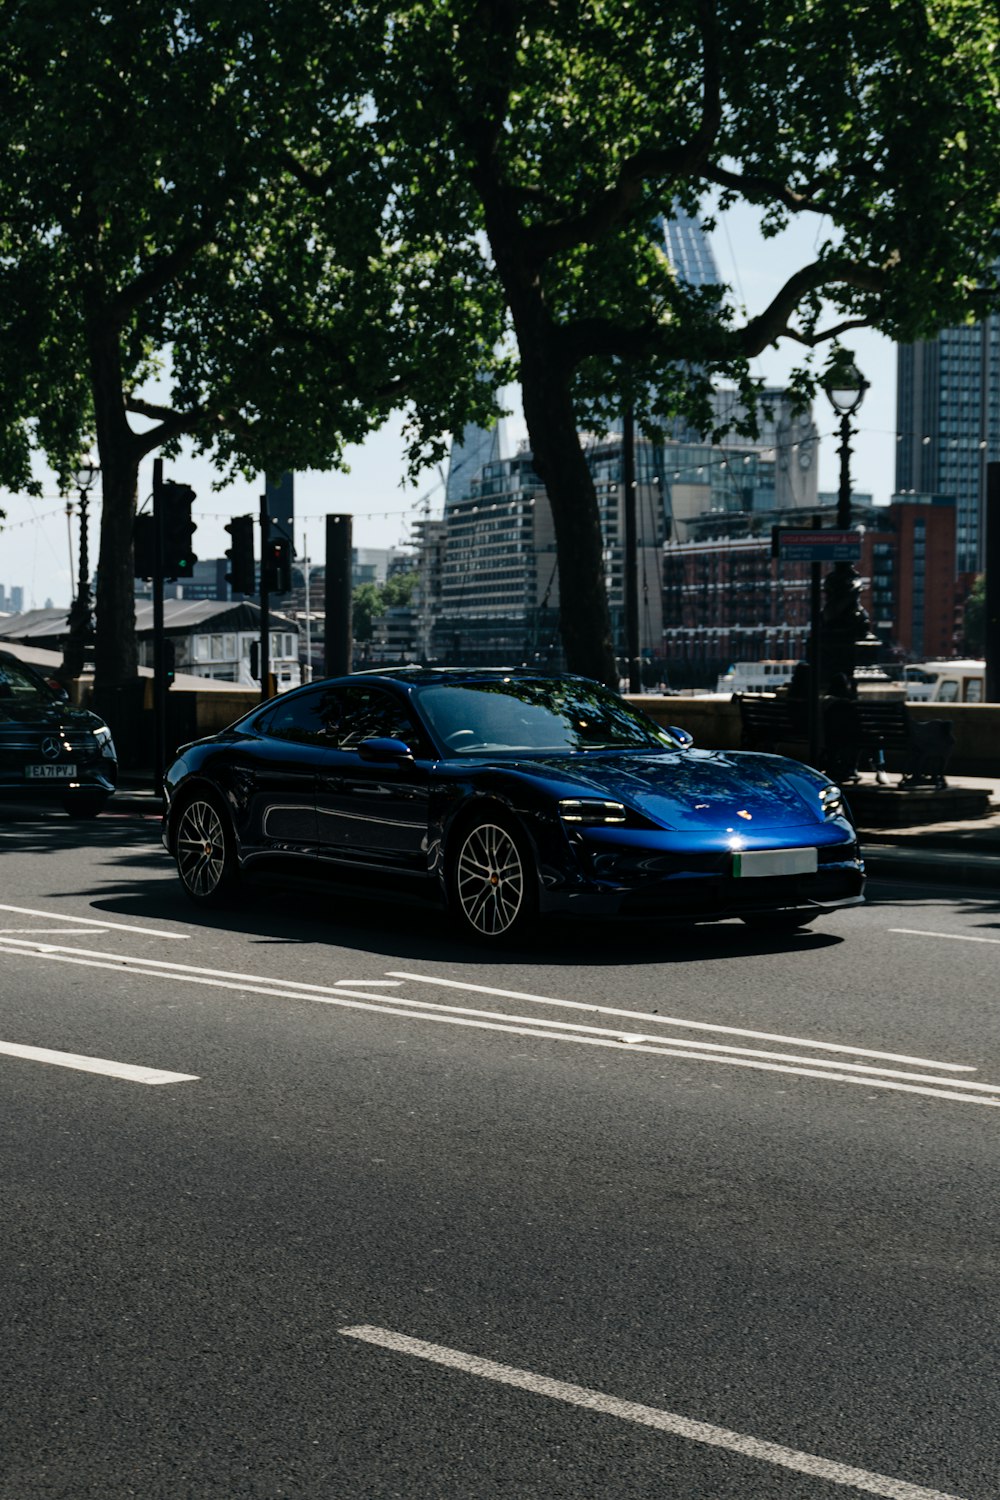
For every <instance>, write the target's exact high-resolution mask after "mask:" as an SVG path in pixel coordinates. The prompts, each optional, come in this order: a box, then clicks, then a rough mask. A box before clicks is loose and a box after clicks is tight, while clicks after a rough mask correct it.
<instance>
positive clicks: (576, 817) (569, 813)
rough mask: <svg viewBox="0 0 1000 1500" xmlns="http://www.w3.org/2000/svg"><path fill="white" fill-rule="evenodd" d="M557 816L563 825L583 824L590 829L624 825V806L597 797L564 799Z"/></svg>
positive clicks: (621, 803)
mask: <svg viewBox="0 0 1000 1500" xmlns="http://www.w3.org/2000/svg"><path fill="white" fill-rule="evenodd" d="M559 816H560V818H562V820H563V822H564V823H573V824H575V825H579V824H585V825H589V826H590V827H594V826H595V825H598V826H600V825H605V824H608V823H624V822H625V817H626V814H625V804H624V803H623V802H604V801H602V800H600V799H599V798H597V797H566V798H564V799H563V800H562V801H561V802H560V803H559Z"/></svg>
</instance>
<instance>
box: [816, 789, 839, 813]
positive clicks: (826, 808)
mask: <svg viewBox="0 0 1000 1500" xmlns="http://www.w3.org/2000/svg"><path fill="white" fill-rule="evenodd" d="M819 802H820V806H821V807H822V809H823V814H824V816H825V817H827V818H839V817H840V815H841V813H842V812H843V811H844V794H843V792H842V791H841V790H840V787H839V786H825V787H823V788H822V790H821V791H820V794H819Z"/></svg>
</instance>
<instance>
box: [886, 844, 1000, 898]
mask: <svg viewBox="0 0 1000 1500" xmlns="http://www.w3.org/2000/svg"><path fill="white" fill-rule="evenodd" d="M861 853H862V856H863V858H864V862H865V871H866V873H867V874H868V876H869V877H870V878H872V879H875V880H878V879H892V880H922V881H926V882H928V883H929V884H937V885H972V886H985V887H986V888H987V889H989V890H996V889H1000V854H976V853H975V852H973V851H971V850H968V851H967V850H957V849H919V850H917V849H906V848H902V847H900V846H899V845H885V844H877V845H874V846H871V845H869V846H867V847H866V846H865V843H864V839H863V838H862V841H861Z"/></svg>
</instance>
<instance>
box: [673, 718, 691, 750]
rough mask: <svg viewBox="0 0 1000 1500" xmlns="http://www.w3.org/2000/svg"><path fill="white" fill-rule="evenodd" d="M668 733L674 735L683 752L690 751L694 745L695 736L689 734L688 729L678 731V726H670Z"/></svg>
mask: <svg viewBox="0 0 1000 1500" xmlns="http://www.w3.org/2000/svg"><path fill="white" fill-rule="evenodd" d="M667 733H668V734H672V735H673V737H674V739H675V740H676V741H677V743H678V744H679V745H680V747H681V749H682V750H689V749H690V748H691V746H692V745H693V744H694V735H693V734H688V732H687V730H686V729H678V727H677V725H676V724H668V725H667Z"/></svg>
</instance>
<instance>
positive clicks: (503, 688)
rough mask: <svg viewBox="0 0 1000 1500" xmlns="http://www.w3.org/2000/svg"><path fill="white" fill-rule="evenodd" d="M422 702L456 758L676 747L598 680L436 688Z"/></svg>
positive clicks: (422, 694) (424, 692) (423, 695)
mask: <svg viewBox="0 0 1000 1500" xmlns="http://www.w3.org/2000/svg"><path fill="white" fill-rule="evenodd" d="M418 701H419V703H420V707H421V709H422V710H423V712H424V713H426V715H427V718H428V720H429V721H430V724H431V727H432V728H433V729H434V730H435V732H436V733H437V734H438V735H439V736H440V738H441V739H442V740H443V742H444V744H445V745H446V746H447V748H448V751H449V753H450V754H453V755H475V754H481V753H482V752H483V751H484V750H489V751H497V750H512V751H517V750H522V751H523V750H533V751H539V750H553V751H560V750H561V751H567V750H628V749H634V750H664V749H668V748H671V749H676V748H677V745H676V742H675V741H674V740H673V739H672V738H671V737H670V735H669V734H667V733H666V732H665V730H662V729H660V728H659V727H658V726H657V725H656V724H654V723H653V722H652V720H651V719H647V718H646V717H645V716H644V715H643V714H639V713H637V712H636V711H635V710H634V709H633V708H631V707H630V705H629V704H627V703H626V702H625V701H624V699H623V698H619V697H618V695H617V694H616V693H612V692H610V691H609V690H608V689H607V688H603V687H601V686H600V685H599V684H598V683H591V682H572V681H562V680H559V679H553V678H548V679H545V678H542V679H538V680H534V679H532V680H526V681H517V680H516V679H515V680H508V681H501V682H483V683H466V684H463V685H462V686H461V687H459V686H457V685H456V686H454V687H452V686H434V687H426V688H424V689H423V690H422V691H421V692H420V694H419V699H418Z"/></svg>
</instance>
